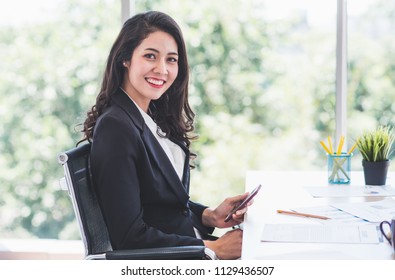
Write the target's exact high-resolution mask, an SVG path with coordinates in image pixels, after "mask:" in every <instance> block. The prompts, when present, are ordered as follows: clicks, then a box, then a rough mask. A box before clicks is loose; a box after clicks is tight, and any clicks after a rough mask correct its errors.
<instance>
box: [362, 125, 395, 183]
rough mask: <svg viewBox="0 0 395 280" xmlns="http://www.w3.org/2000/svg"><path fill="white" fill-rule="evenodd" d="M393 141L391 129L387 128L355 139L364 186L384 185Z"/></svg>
mask: <svg viewBox="0 0 395 280" xmlns="http://www.w3.org/2000/svg"><path fill="white" fill-rule="evenodd" d="M394 139H395V136H394V133H393V129H392V127H389V126H379V127H377V128H376V129H375V130H373V131H365V132H364V133H363V134H362V135H361V136H360V137H359V138H358V139H357V147H358V150H359V151H360V152H361V155H362V158H363V159H362V166H363V171H364V176H365V184H366V185H385V182H386V180H387V173H388V167H389V165H390V159H389V158H390V156H391V154H392V152H393V147H392V145H393V143H394Z"/></svg>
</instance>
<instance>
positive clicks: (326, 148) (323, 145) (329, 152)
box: [320, 141, 332, 155]
mask: <svg viewBox="0 0 395 280" xmlns="http://www.w3.org/2000/svg"><path fill="white" fill-rule="evenodd" d="M320 144H321V146H322V147H323V148H324V150H325V151H326V152H327V153H328V154H329V155H331V154H332V153H331V151H330V150H329V149H328V147H327V146H325V144H324V142H323V141H320Z"/></svg>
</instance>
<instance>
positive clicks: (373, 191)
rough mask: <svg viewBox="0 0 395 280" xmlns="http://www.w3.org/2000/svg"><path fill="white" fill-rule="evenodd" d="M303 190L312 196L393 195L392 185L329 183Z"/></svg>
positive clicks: (394, 189)
mask: <svg viewBox="0 0 395 280" xmlns="http://www.w3.org/2000/svg"><path fill="white" fill-rule="evenodd" d="M304 188H305V190H306V191H307V192H308V193H310V194H311V195H312V196H313V197H354V196H395V188H393V187H392V186H389V185H387V186H355V185H329V186H321V187H318V186H317V187H315V186H309V187H304Z"/></svg>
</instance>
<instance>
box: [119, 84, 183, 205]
mask: <svg viewBox="0 0 395 280" xmlns="http://www.w3.org/2000/svg"><path fill="white" fill-rule="evenodd" d="M112 100H113V101H114V103H115V104H117V105H118V106H119V107H121V108H122V109H123V110H124V111H125V112H126V113H127V114H128V116H129V117H130V118H131V119H132V121H133V123H135V124H136V126H137V127H138V128H139V129H140V131H141V138H142V139H143V142H144V144H145V146H146V149H147V151H148V153H149V154H150V156H151V158H153V159H154V161H155V162H156V164H157V165H158V166H159V167H160V170H161V172H162V175H163V176H164V177H165V178H166V180H167V182H168V184H169V186H170V188H171V189H172V191H173V192H174V194H175V195H176V196H177V198H178V199H179V200H180V201H181V202H182V204H183V205H185V204H186V203H187V202H188V200H189V195H188V191H189V166H188V168H186V166H187V165H189V163H188V162H189V161H188V159H189V151H188V152H186V154H185V155H186V157H185V163H184V172H183V180H182V182H181V181H180V179H179V177H178V175H177V173H176V171H175V170H174V168H173V165H172V164H171V162H170V160H169V158H168V157H167V155H166V153H165V152H164V150H163V149H162V147H161V146H160V144H159V143H158V141H157V140H156V138H155V136H154V135H152V133H151V131H150V130H149V128H148V127H147V126H146V125H145V122H144V119H143V117H142V116H141V113H140V112H139V110H138V108H137V107H136V105H135V104H134V103H133V101H132V100H130V98H129V97H128V96H127V95H126V94H125V93H123V92H122V91H118V92H117V93H115V94H114V95H113V97H112ZM176 144H178V145H179V143H177V142H176ZM180 146H181V147H182V149H183V150H184V151H186V150H187V149H186V147H183V146H182V145H180Z"/></svg>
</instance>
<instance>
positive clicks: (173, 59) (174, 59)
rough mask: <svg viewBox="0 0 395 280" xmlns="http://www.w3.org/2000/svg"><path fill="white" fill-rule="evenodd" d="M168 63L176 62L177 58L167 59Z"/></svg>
mask: <svg viewBox="0 0 395 280" xmlns="http://www.w3.org/2000/svg"><path fill="white" fill-rule="evenodd" d="M169 61H170V62H177V58H175V57H169Z"/></svg>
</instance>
